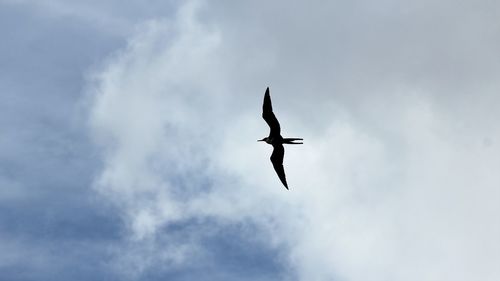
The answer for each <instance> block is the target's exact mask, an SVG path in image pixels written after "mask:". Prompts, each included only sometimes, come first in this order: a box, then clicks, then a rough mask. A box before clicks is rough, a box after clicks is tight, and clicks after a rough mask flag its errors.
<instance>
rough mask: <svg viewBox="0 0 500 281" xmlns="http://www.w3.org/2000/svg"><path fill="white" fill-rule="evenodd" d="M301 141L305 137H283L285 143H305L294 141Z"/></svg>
mask: <svg viewBox="0 0 500 281" xmlns="http://www.w3.org/2000/svg"><path fill="white" fill-rule="evenodd" d="M299 140H300V141H301V140H303V139H300V138H283V143H284V144H303V142H294V141H299Z"/></svg>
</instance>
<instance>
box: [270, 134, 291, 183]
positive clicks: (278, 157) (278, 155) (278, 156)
mask: <svg viewBox="0 0 500 281" xmlns="http://www.w3.org/2000/svg"><path fill="white" fill-rule="evenodd" d="M273 147H274V150H273V154H271V163H273V167H274V170H275V171H276V173H277V174H278V177H279V178H280V180H281V182H282V183H283V185H284V186H285V188H286V189H288V184H287V183H286V177H285V169H283V157H284V156H285V149H284V148H283V145H282V144H275V145H273Z"/></svg>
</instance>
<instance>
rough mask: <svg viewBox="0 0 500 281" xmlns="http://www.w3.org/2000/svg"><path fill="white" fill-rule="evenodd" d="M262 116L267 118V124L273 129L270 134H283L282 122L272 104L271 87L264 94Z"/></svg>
mask: <svg viewBox="0 0 500 281" xmlns="http://www.w3.org/2000/svg"><path fill="white" fill-rule="evenodd" d="M262 118H264V120H266V122H267V125H269V128H270V129H271V131H270V133H269V136H273V137H274V136H279V135H280V134H281V128H280V123H279V122H278V119H276V116H275V115H274V113H273V106H272V104H271V96H270V95H269V87H267V89H266V93H265V94H264V103H263V104H262Z"/></svg>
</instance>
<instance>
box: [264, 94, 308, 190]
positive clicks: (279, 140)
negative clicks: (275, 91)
mask: <svg viewBox="0 0 500 281" xmlns="http://www.w3.org/2000/svg"><path fill="white" fill-rule="evenodd" d="M262 118H264V120H265V121H266V123H267V125H269V128H270V131H269V136H268V137H265V138H263V139H261V140H257V141H264V142H266V143H267V144H270V145H272V146H273V153H272V154H271V163H273V167H274V170H275V171H276V174H278V177H279V179H280V180H281V183H283V185H284V186H285V188H286V189H287V190H288V184H287V182H286V177H285V170H284V169H283V157H284V156H285V148H284V147H283V144H303V142H295V141H302V140H303V139H301V138H283V137H282V136H281V127H280V123H279V122H278V119H276V116H275V115H274V113H273V106H272V104H271V95H269V87H267V89H266V93H265V94H264V103H263V105H262Z"/></svg>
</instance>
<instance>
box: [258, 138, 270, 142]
mask: <svg viewBox="0 0 500 281" xmlns="http://www.w3.org/2000/svg"><path fill="white" fill-rule="evenodd" d="M268 140H269V138H268V137H265V138H263V139H261V140H258V141H265V142H267V143H269V142H268Z"/></svg>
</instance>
